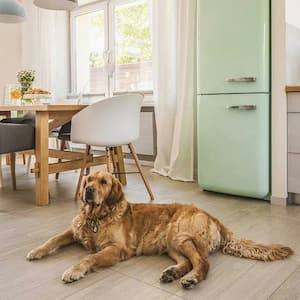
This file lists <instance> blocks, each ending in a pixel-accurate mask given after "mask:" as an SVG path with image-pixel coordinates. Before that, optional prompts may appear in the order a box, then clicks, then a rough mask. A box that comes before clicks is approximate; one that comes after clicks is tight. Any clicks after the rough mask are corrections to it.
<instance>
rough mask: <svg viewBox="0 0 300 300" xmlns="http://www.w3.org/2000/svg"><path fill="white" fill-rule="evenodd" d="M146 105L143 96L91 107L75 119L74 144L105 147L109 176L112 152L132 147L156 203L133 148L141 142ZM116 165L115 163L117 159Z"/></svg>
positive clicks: (151, 194) (72, 134)
mask: <svg viewBox="0 0 300 300" xmlns="http://www.w3.org/2000/svg"><path fill="white" fill-rule="evenodd" d="M142 102H143V95H140V94H127V95H122V96H117V97H113V98H108V99H103V100H101V101H99V102H96V103H94V104H92V105H90V106H88V107H87V108H85V109H83V110H82V111H80V112H79V113H78V114H76V115H75V116H74V117H73V118H72V127H71V141H72V142H74V143H79V144H86V145H92V146H97V147H105V149H106V154H107V169H108V171H109V172H110V167H109V165H110V157H112V158H113V157H114V155H112V156H111V152H110V150H111V149H112V148H113V147H118V146H122V145H128V147H129V149H130V152H131V154H132V156H133V159H134V160H135V163H136V166H137V168H138V171H139V172H138V173H140V175H141V177H142V179H143V181H144V184H145V186H146V189H147V191H148V193H149V196H150V198H151V200H154V197H153V193H152V191H151V188H150V185H149V182H148V180H147V178H146V177H145V174H144V172H143V169H142V166H141V163H140V161H139V159H138V157H137V154H136V152H135V149H134V147H133V145H132V142H134V141H135V140H137V139H138V138H139V134H140V114H141V106H142ZM112 162H113V163H114V161H113V159H112ZM84 169H85V168H84V167H83V168H82V169H81V172H80V177H79V182H78V187H79V186H80V184H81V180H82V177H83V174H84ZM130 173H131V172H130ZM78 187H77V192H78ZM77 192H76V193H77Z"/></svg>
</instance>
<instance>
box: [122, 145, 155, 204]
mask: <svg viewBox="0 0 300 300" xmlns="http://www.w3.org/2000/svg"><path fill="white" fill-rule="evenodd" d="M128 147H129V149H130V152H131V154H132V156H133V159H134V160H135V163H136V166H137V168H138V170H139V173H140V174H141V177H142V179H143V181H144V184H145V186H146V189H147V191H148V194H149V196H150V199H151V201H153V200H154V196H153V193H152V191H151V188H150V184H149V182H148V180H147V178H146V176H145V174H144V171H143V168H142V165H141V163H140V160H139V158H138V156H137V154H136V152H135V149H134V147H133V145H132V144H131V143H130V144H128Z"/></svg>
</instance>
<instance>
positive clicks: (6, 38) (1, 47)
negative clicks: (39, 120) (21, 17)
mask: <svg viewBox="0 0 300 300" xmlns="http://www.w3.org/2000/svg"><path fill="white" fill-rule="evenodd" d="M0 41H1V42H0V103H3V100H4V88H5V85H6V84H9V83H17V78H16V74H17V72H18V71H19V70H20V67H21V25H20V24H2V23H0Z"/></svg>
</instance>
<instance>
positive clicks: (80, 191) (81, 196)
mask: <svg viewBox="0 0 300 300" xmlns="http://www.w3.org/2000/svg"><path fill="white" fill-rule="evenodd" d="M86 179H87V176H84V177H83V178H82V181H81V185H80V189H79V192H78V195H77V200H78V199H79V200H81V201H82V202H84V199H83V193H84V189H85V186H86Z"/></svg>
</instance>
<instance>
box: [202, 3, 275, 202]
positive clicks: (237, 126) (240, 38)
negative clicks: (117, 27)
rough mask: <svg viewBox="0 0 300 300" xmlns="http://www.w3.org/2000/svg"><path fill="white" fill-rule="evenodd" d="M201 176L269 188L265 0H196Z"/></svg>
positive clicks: (215, 187) (256, 189)
mask: <svg viewBox="0 0 300 300" xmlns="http://www.w3.org/2000/svg"><path fill="white" fill-rule="evenodd" d="M197 9H198V76H197V77H198V79H197V80H198V84H197V86H198V91H197V94H198V98H197V101H198V103H197V105H198V178H199V184H200V186H201V187H202V188H203V189H204V190H208V191H215V192H220V193H227V194H232V195H239V196H246V197H253V198H260V199H265V198H267V197H268V195H269V192H270V97H271V96H270V73H271V72H270V57H271V54H270V0H222V1H220V0H199V1H198V8H197Z"/></svg>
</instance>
